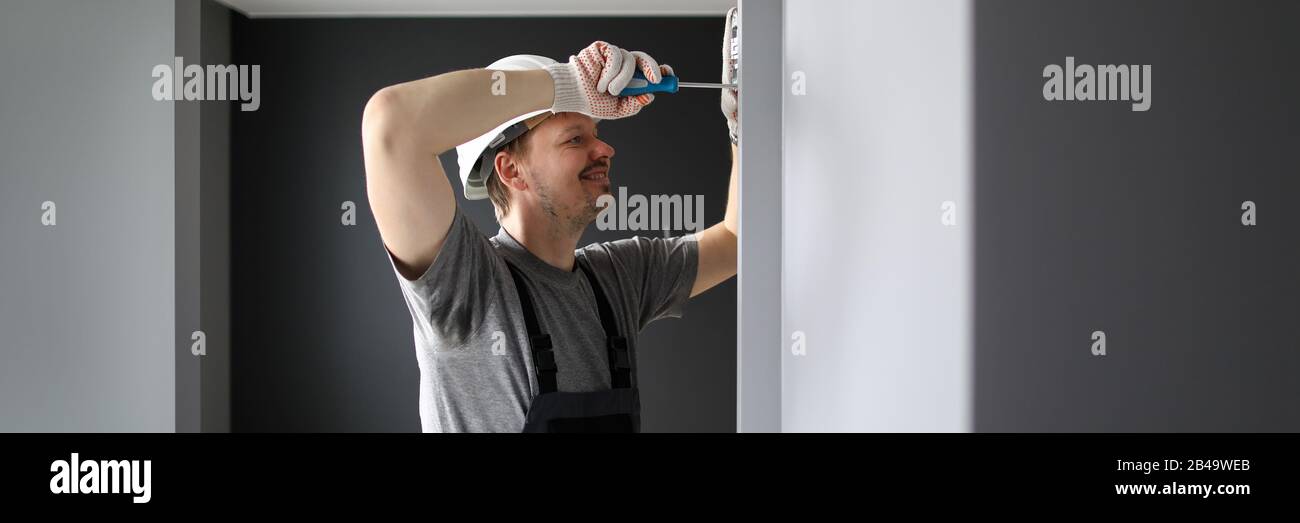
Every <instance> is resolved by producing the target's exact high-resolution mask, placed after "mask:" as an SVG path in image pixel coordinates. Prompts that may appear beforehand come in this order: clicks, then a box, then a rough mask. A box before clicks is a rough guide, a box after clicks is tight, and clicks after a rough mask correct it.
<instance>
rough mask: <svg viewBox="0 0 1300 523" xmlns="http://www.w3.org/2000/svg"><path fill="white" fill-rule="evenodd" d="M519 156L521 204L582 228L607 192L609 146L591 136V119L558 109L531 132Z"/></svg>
mask: <svg viewBox="0 0 1300 523" xmlns="http://www.w3.org/2000/svg"><path fill="white" fill-rule="evenodd" d="M531 133H532V136H530V137H529V142H528V147H527V158H526V159H525V160H524V164H525V166H526V167H525V169H524V171H525V175H524V179H525V181H527V182H528V186H529V189H530V190H529V191H528V193H527V194H521V195H520V196H523V199H525V200H528V201H527V202H526V203H523V202H521V203H523V204H524V205H530V204H534V205H539V206H540V207H541V209H542V211H543V212H544V214H545V215H546V216H548V217H550V218H551V219H553V220H555V221H556V222H557V223H559V224H561V225H563V226H567V227H570V228H572V229H575V230H581V229H584V228H586V226H587V225H588V224H590V223H591V222H592V221H594V220H595V219H596V215H597V214H599V212H600V208H598V207H597V206H596V200H597V198H599V197H600V195H602V194H609V169H610V161H611V158H612V157H613V156H614V148H613V147H610V145H609V144H607V143H605V142H603V141H601V140H600V139H599V138H598V137H597V136H596V133H597V129H596V122H595V121H594V120H592V118H591V117H589V116H586V115H584V114H581V113H559V114H556V115H554V116H551V117H550V118H547V119H546V120H545V121H543V122H542V123H541V124H540V125H538V126H537V127H534V128H533V130H532V131H531Z"/></svg>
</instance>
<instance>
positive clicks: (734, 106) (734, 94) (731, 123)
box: [722, 7, 740, 144]
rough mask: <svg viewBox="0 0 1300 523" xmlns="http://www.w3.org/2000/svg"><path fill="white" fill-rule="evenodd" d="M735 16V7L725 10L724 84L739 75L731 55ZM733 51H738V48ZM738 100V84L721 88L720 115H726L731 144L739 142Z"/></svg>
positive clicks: (734, 81)
mask: <svg viewBox="0 0 1300 523" xmlns="http://www.w3.org/2000/svg"><path fill="white" fill-rule="evenodd" d="M736 16H737V15H736V8H735V7H733V8H731V10H729V11H727V20H726V24H727V25H726V31H724V33H723V36H722V83H724V84H732V83H736V79H737V77H738V76H739V75H738V74H737V71H736V67H738V66H739V64H738V63H737V62H735V58H736V56H733V55H732V52H733V49H732V48H731V39H732V38H733V37H735V36H737V35H736V34H734V33H733V32H732V31H733V29H734V27H733V25H732V24H733V22H734V21H735V18H736ZM734 51H736V52H737V53H738V51H739V50H734ZM739 100H740V89H739V86H737V88H736V89H725V88H724V89H723V90H722V115H723V116H726V117H727V129H728V130H729V131H730V132H731V133H730V134H731V143H733V144H734V143H739V142H740V102H739Z"/></svg>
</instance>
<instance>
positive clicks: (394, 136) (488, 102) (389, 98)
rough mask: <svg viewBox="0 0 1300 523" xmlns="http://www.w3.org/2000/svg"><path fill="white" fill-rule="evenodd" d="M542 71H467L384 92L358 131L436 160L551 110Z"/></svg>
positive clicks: (545, 75) (551, 86) (546, 79)
mask: <svg viewBox="0 0 1300 523" xmlns="http://www.w3.org/2000/svg"><path fill="white" fill-rule="evenodd" d="M554 97H555V86H554V84H553V82H552V80H551V75H550V74H549V73H547V72H546V71H544V70H534V71H493V70H488V69H467V70H463V71H453V72H450V73H444V74H440V75H437V76H431V77H429V78H424V79H421V80H414V81H410V82H405V83H400V84H396V85H392V86H389V87H385V88H383V89H381V90H379V92H377V93H375V95H374V96H373V97H372V98H371V100H370V102H369V103H368V104H367V105H366V111H365V114H364V116H363V121H362V128H363V130H364V131H365V132H367V133H378V134H382V135H383V140H384V141H385V142H386V143H387V144H389V145H390V146H393V147H401V146H413V147H417V148H419V149H421V150H422V151H426V152H432V153H433V154H439V153H442V152H445V151H447V150H449V149H451V148H453V147H455V146H457V145H460V144H462V143H465V142H467V141H469V140H471V139H473V138H475V137H477V136H479V135H482V134H483V133H485V132H488V131H490V130H492V128H494V127H496V126H498V125H501V124H502V123H504V122H506V121H507V120H510V119H511V118H514V117H516V116H519V115H521V114H525V113H529V112H532V111H536V110H539V109H546V108H549V107H551V105H552V102H553V100H554Z"/></svg>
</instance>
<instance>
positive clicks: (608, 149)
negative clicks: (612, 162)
mask: <svg viewBox="0 0 1300 523" xmlns="http://www.w3.org/2000/svg"><path fill="white" fill-rule="evenodd" d="M593 153H594V154H595V155H596V158H600V157H607V158H613V157H614V146H612V145H610V144H608V143H605V141H604V140H601V139H600V138H597V139H596V147H595V149H594V150H593Z"/></svg>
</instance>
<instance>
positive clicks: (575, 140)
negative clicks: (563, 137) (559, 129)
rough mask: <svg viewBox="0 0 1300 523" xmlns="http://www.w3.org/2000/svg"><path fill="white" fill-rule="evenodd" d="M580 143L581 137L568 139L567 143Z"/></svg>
mask: <svg viewBox="0 0 1300 523" xmlns="http://www.w3.org/2000/svg"><path fill="white" fill-rule="evenodd" d="M580 141H582V137H581V136H574V137H573V138H569V143H578V142H580Z"/></svg>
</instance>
